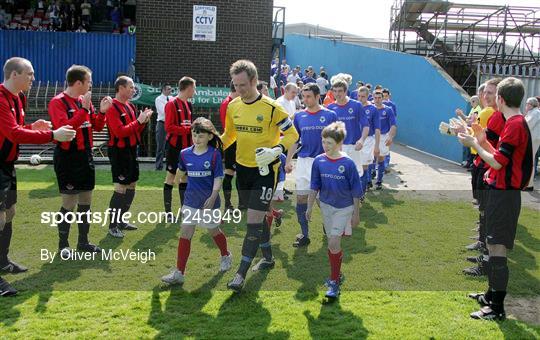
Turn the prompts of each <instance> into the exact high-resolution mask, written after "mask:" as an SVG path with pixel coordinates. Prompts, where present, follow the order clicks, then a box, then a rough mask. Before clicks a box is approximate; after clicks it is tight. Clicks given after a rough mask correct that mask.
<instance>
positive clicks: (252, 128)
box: [235, 125, 263, 133]
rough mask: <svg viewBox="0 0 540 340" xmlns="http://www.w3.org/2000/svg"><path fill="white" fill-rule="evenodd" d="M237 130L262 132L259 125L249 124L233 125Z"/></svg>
mask: <svg viewBox="0 0 540 340" xmlns="http://www.w3.org/2000/svg"><path fill="white" fill-rule="evenodd" d="M235 127H236V131H237V132H247V133H262V132H263V128H262V127H260V126H251V125H235Z"/></svg>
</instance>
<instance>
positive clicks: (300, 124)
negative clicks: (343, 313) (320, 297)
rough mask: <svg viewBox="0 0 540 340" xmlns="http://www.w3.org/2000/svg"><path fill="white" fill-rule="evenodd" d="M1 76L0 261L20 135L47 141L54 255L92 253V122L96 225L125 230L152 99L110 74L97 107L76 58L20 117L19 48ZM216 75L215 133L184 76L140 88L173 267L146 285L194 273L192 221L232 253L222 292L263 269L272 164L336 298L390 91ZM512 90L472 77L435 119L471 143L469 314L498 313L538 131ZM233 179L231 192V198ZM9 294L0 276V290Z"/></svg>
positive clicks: (371, 176)
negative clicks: (235, 229)
mask: <svg viewBox="0 0 540 340" xmlns="http://www.w3.org/2000/svg"><path fill="white" fill-rule="evenodd" d="M287 67H288V65H287ZM286 69H287V68H286ZM3 74H4V81H3V83H2V84H1V85H0V162H1V163H0V271H1V272H3V273H12V274H16V273H21V272H25V271H27V268H26V267H24V266H23V265H21V264H18V263H16V262H14V261H13V260H12V259H11V258H10V257H9V256H8V255H9V250H10V245H11V238H12V234H13V229H14V228H13V224H14V216H15V207H16V203H17V178H16V171H15V161H17V159H18V155H19V145H20V144H46V143H50V142H53V143H55V148H54V157H53V162H54V172H55V174H56V179H57V183H58V190H59V193H60V200H59V202H60V208H59V214H60V215H61V216H63V217H64V218H63V219H62V222H60V223H59V224H58V250H59V252H60V254H64V255H63V256H65V257H66V256H68V255H67V254H69V253H71V252H75V251H78V252H90V253H97V252H101V249H100V248H99V247H98V246H97V245H94V244H92V243H91V242H90V239H89V231H90V225H91V221H90V220H89V214H87V213H88V212H89V211H90V210H91V207H92V194H93V190H94V188H95V181H96V180H95V166H94V159H93V149H94V145H93V134H94V132H100V131H103V130H104V129H105V128H106V129H107V131H108V135H109V140H108V142H107V147H108V158H109V160H110V164H111V176H112V183H113V187H112V196H111V197H110V202H109V209H108V212H109V214H110V216H109V229H108V235H109V236H108V237H114V238H123V237H126V236H127V235H128V234H126V232H128V231H135V230H137V229H138V226H136V225H134V224H131V223H129V222H128V221H127V220H126V218H125V216H126V214H127V213H128V212H129V211H130V209H131V206H132V204H133V202H134V199H135V193H136V187H137V182H138V180H139V161H138V157H137V156H138V147H139V145H140V144H141V142H142V136H143V133H144V131H145V129H146V127H147V125H148V123H149V122H150V120H151V118H152V116H153V110H151V109H149V108H144V109H142V110H139V109H138V108H137V107H136V106H135V105H134V104H133V103H132V102H131V101H132V98H133V95H134V94H135V83H134V81H133V79H131V78H130V77H127V76H119V77H118V78H117V79H116V81H115V83H114V87H115V95H114V98H111V97H108V96H106V97H103V98H100V99H99V105H96V107H94V105H93V104H92V70H91V69H89V68H88V67H86V66H82V65H73V66H71V67H70V68H69V69H68V70H67V71H66V85H67V87H66V88H65V90H64V91H62V92H61V93H60V94H58V95H56V96H55V97H54V98H53V99H52V100H51V101H50V103H49V105H48V115H49V117H50V121H46V120H37V121H36V122H34V123H32V124H26V123H25V109H26V96H25V94H24V93H25V92H27V91H28V90H29V89H30V87H31V84H32V81H33V80H34V69H33V66H32V64H31V63H30V61H28V60H26V59H24V58H11V59H9V60H7V61H6V62H5V64H4V67H3ZM229 74H230V77H231V82H230V94H229V96H228V97H227V98H226V99H225V100H224V101H223V103H222V104H221V107H220V111H219V114H220V115H219V116H220V120H221V126H222V128H223V130H222V133H221V134H219V133H218V130H217V129H216V127H215V126H214V124H213V123H212V121H210V120H208V119H206V118H197V119H195V120H194V119H193V116H194V108H193V105H192V104H191V101H192V99H193V98H194V96H195V95H196V85H197V83H196V80H195V79H193V78H191V77H188V76H184V77H182V78H181V79H180V80H179V81H178V92H177V94H176V96H171V92H172V88H171V86H169V85H165V86H163V88H162V93H161V95H160V96H159V97H158V98H157V99H156V110H157V117H156V135H155V137H156V144H157V157H156V162H155V168H156V170H161V169H163V167H165V170H166V175H165V178H164V183H163V210H164V211H165V213H167V222H169V223H175V224H177V225H179V226H180V235H179V238H178V247H177V256H176V266H175V267H174V268H173V269H172V271H171V272H170V273H169V274H166V275H164V276H163V277H162V281H163V282H164V283H166V284H168V285H172V284H182V283H183V282H185V280H186V279H187V278H188V277H189V275H196V273H197V272H196V271H195V270H191V271H188V270H187V268H188V260H189V257H190V255H191V252H192V251H191V240H192V238H193V235H194V233H195V231H196V227H199V228H202V229H206V230H207V231H208V234H209V235H210V237H211V238H212V239H213V242H214V244H215V246H216V248H217V249H216V264H217V266H216V267H217V270H218V271H220V272H226V271H229V270H230V269H231V268H233V266H234V265H235V263H234V261H233V252H234V253H235V257H234V259H235V260H236V262H237V263H236V271H235V272H234V273H233V274H231V277H230V279H229V280H228V283H227V287H228V288H229V289H231V290H233V291H235V292H240V291H242V289H243V287H244V285H245V283H246V280H247V278H248V273H249V270H250V269H251V271H252V272H258V271H264V270H270V269H272V268H274V266H275V263H276V259H275V258H274V255H273V251H272V240H271V236H272V229H271V227H272V224H273V221H274V219H275V220H276V226H279V225H280V224H281V211H280V210H278V209H277V207H276V206H277V204H279V202H281V201H283V199H284V197H286V192H287V190H286V188H285V187H284V183H285V176H286V174H290V173H291V172H293V171H294V172H295V184H296V188H295V189H296V202H295V204H296V221H297V223H298V226H296V225H293V226H291V227H293V228H296V230H298V234H297V236H296V238H295V239H294V240H292V246H293V247H297V248H302V247H308V246H309V245H310V244H311V238H310V235H311V233H312V228H313V225H312V224H313V223H310V222H311V221H312V217H313V212H314V210H315V209H319V210H320V212H321V215H322V222H323V223H322V228H323V232H324V235H325V238H324V239H325V241H326V243H327V245H326V246H327V253H328V263H329V270H328V272H329V276H328V279H327V280H326V281H325V282H324V285H325V286H326V287H327V291H326V294H325V296H326V297H327V298H329V299H336V298H338V297H339V295H340V292H341V287H342V283H343V282H344V279H345V275H344V273H343V272H342V270H341V263H342V259H343V256H344V254H343V248H342V246H341V243H342V238H343V237H346V236H350V235H352V233H353V230H354V228H355V227H356V226H358V224H359V222H360V218H361V209H362V208H361V207H362V202H363V201H365V200H366V192H367V191H369V190H371V189H372V188H373V187H374V189H375V190H384V186H383V180H384V175H385V173H387V172H388V167H389V160H390V148H391V146H392V144H393V142H394V139H395V137H396V135H397V106H396V104H395V103H394V102H393V101H392V99H391V97H390V90H389V89H386V88H383V87H382V86H381V85H377V86H375V90H374V91H371V84H367V85H364V83H363V82H358V83H357V88H356V89H352V88H351V84H352V77H351V76H350V75H348V74H342V73H340V74H337V75H335V76H333V77H332V78H331V79H330V81H328V80H327V78H328V77H327V76H326V72H324V74H323V72H321V75H320V77H317V76H316V75H315V74H314V72H313V71H312V70H309V71H308V72H307V73H306V75H305V77H303V78H302V77H301V75H298V70H296V69H295V70H294V72H293V73H291V75H289V76H288V77H285V78H284V79H285V80H283V81H282V82H280V87H277V86H274V85H275V84H271V87H272V90H273V91H275V92H276V94H279V92H280V91H281V92H282V93H283V95H282V96H281V97H279V98H278V99H276V100H275V99H272V98H270V97H269V96H268V95H267V93H268V87H267V83H266V82H262V81H260V80H259V75H258V70H257V68H256V66H255V65H254V64H253V63H252V62H251V61H249V60H238V61H236V62H234V63H233V64H232V65H231V67H230V69H229ZM315 79H317V80H315ZM323 79H324V81H323ZM298 85H301V86H298ZM524 93H525V90H524V86H523V84H522V83H521V82H520V81H519V80H518V79H515V78H506V79H491V80H488V81H487V82H486V83H485V84H482V86H480V88H479V92H478V96H475V97H473V98H472V100H471V103H473V102H474V107H473V110H471V115H470V116H469V117H467V116H465V115H464V114H463V112H462V111H461V110H457V112H456V113H457V115H458V117H459V119H456V120H454V121H453V122H452V123H451V124H450V125H448V124H446V125H445V124H444V123H441V127H440V129H441V132H443V133H445V134H448V135H454V136H457V140H459V142H461V143H462V144H463V145H464V146H465V147H467V148H470V153H471V154H472V156H471V164H472V181H471V187H472V191H473V197H474V199H475V204H477V205H478V210H479V217H478V221H477V228H475V230H477V233H478V235H477V236H475V238H476V239H477V241H476V242H475V243H473V244H471V245H469V246H468V247H467V248H468V249H469V250H472V251H480V254H479V255H478V256H471V257H469V258H468V260H469V261H470V262H474V263H476V265H475V266H474V267H472V268H467V269H465V270H464V273H465V274H467V275H474V276H482V275H486V276H487V278H488V285H487V289H486V291H485V292H481V293H472V294H470V295H469V297H470V298H472V299H474V300H476V301H477V302H478V303H479V305H480V307H481V308H480V310H479V311H477V312H474V313H472V314H471V317H472V318H475V319H489V320H502V319H504V318H505V309H504V301H505V297H506V293H507V287H508V281H509V277H510V272H509V268H508V259H507V252H508V250H511V249H512V248H513V246H514V241H515V236H516V230H517V221H518V217H519V213H520V208H521V196H520V191H521V190H524V189H526V188H527V187H530V186H531V179H532V178H533V176H534V174H533V159H534V154H535V152H536V150H535V148H536V149H537V148H538V141H537V139H535V138H536V137H535V135H531V131H536V130H538V128H537V125H538V121H539V120H540V117H539V118H531V117H532V115H531V117H528V116H524V115H523V114H521V112H520V109H519V108H520V105H521V103H522V101H523V97H524ZM532 99H534V98H532ZM534 105H536V106H534ZM97 106H99V107H97ZM529 106H530V107H531V109H529V110H533V108H534V107H538V106H539V105H538V101H537V100H536V101H534V100H531V98H530V99H528V100H527V108H529ZM473 111H474V112H473ZM295 158H296V161H294V159H295ZM164 159H165V162H164ZM235 176H236V180H235V181H234V177H235ZM373 181H374V182H375V183H373ZM234 184H235V185H236V190H237V192H238V203H237V204H234V203H236V202H234V203H233V196H232V192H233V185H234ZM175 187H177V188H178V189H177V190H178V197H179V206H180V209H179V210H180V211H181V214H180V215H178V216H176V214H174V211H176V210H175V209H174V208H173V202H174V200H173V191H174V189H175ZM221 191H223V196H224V201H223V202H222V201H221V198H220V192H221ZM222 203H223V204H222ZM235 206H236V207H237V208H238V209H240V210H242V211H245V219H244V221H245V226H241V227H242V228H243V229H244V230H245V236H244V238H243V243H242V246H241V249H238V250H237V251H234V249H233V250H231V249H230V246H229V243H228V238H227V236H226V232H225V231H224V230H223V229H222V218H221V217H222V215H223V212H226V211H232V210H235ZM74 211H76V212H79V213H81V216H85V218H83V219H82V220H78V221H77V222H78V225H77V226H78V238H77V244H76V247H73V248H74V249H72V248H71V245H70V244H69V241H68V239H69V234H70V230H71V224H70V223H68V222H67V218H65V217H66V216H67V215H68V214H69V213H72V212H74ZM176 217H179V219H178V220H177V219H176ZM240 223H242V222H240ZM293 223H294V224H296V222H293ZM318 227H319V228H320V226H318ZM15 229H16V228H15ZM259 250H260V253H259ZM259 254H260V255H259ZM258 256H260V257H258ZM256 258H257V260H256ZM188 273H189V275H188ZM16 293H17V290H16V289H15V288H14V287H12V286H11V285H10V284H9V283H8V282H7V281H5V280H4V279H2V278H1V277H0V295H1V296H9V295H15V294H16Z"/></svg>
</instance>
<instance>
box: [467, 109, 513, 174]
mask: <svg viewBox="0 0 540 340" xmlns="http://www.w3.org/2000/svg"><path fill="white" fill-rule="evenodd" d="M504 124H506V118H504V115H503V113H502V112H501V111H495V112H493V114H492V115H491V117H489V120H488V123H487V127H486V129H485V131H486V138H487V141H488V142H489V144H491V145H492V146H493V147H494V148H497V143H498V142H499V137H500V136H501V134H502V132H503V130H504ZM474 165H475V166H476V167H477V168H484V169H487V168H489V164H487V163H486V162H484V160H483V159H482V157H480V156H479V155H476V158H475V159H474Z"/></svg>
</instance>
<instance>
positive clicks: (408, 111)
mask: <svg viewBox="0 0 540 340" xmlns="http://www.w3.org/2000/svg"><path fill="white" fill-rule="evenodd" d="M285 44H286V46H287V62H288V64H289V65H301V66H302V68H307V67H308V66H309V65H311V66H313V67H314V69H315V71H316V72H318V70H319V67H320V66H324V67H325V69H326V71H327V73H328V74H329V75H330V76H331V75H334V74H337V73H340V72H343V73H349V74H351V75H352V76H353V85H352V87H355V84H356V82H357V81H358V80H362V81H364V82H365V83H371V84H372V85H373V86H375V85H377V84H381V85H383V87H387V88H389V89H390V91H391V92H392V100H393V101H394V102H395V103H396V104H397V107H398V134H397V137H396V139H397V140H398V141H399V142H401V143H404V144H406V145H409V146H411V147H414V148H416V149H419V150H421V151H424V152H427V153H430V154H433V155H436V156H439V157H442V158H445V159H448V160H452V161H456V162H461V160H462V146H461V144H459V143H458V142H457V141H456V139H455V138H451V137H446V136H442V135H441V134H440V133H439V123H440V122H441V121H442V120H444V121H447V120H448V119H449V118H451V117H455V113H454V111H455V109H456V108H461V109H462V110H463V111H465V112H468V111H469V108H468V103H467V99H468V98H467V96H466V94H465V92H464V91H463V90H462V89H461V88H459V86H457V84H455V83H454V82H453V81H452V80H451V79H449V77H448V75H446V74H445V73H444V71H443V70H442V69H441V68H439V67H436V66H435V65H433V64H432V63H430V61H428V60H427V59H425V58H423V57H420V56H416V55H410V54H405V53H400V52H394V51H389V50H383V49H378V48H371V47H364V46H359V45H352V44H347V43H342V42H337V41H331V40H328V39H319V38H309V37H307V36H302V35H296V34H290V35H287V36H286V37H285Z"/></svg>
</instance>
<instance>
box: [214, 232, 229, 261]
mask: <svg viewBox="0 0 540 340" xmlns="http://www.w3.org/2000/svg"><path fill="white" fill-rule="evenodd" d="M214 243H215V244H216V246H218V248H219V250H220V251H221V256H227V255H229V250H227V238H226V237H225V234H223V233H219V234H217V235H216V236H214Z"/></svg>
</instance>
